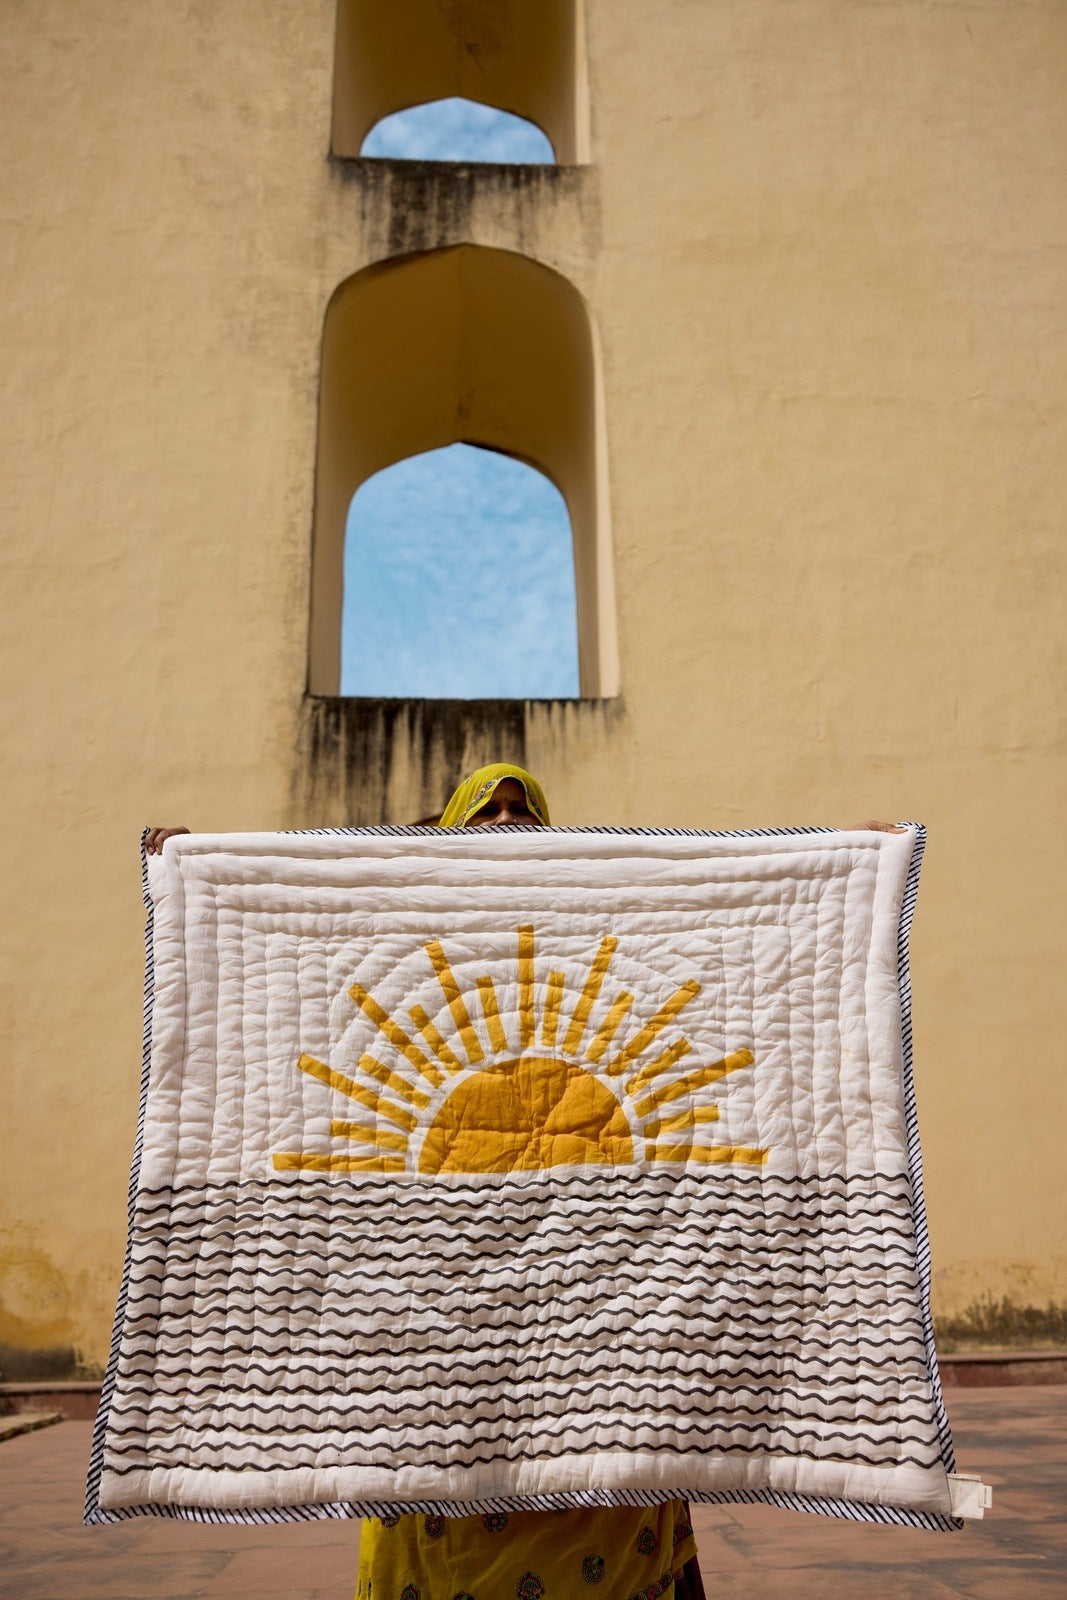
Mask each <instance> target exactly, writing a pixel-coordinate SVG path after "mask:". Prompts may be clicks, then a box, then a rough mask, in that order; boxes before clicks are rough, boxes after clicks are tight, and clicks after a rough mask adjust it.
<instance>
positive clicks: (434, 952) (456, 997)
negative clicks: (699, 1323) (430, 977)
mask: <svg viewBox="0 0 1067 1600" xmlns="http://www.w3.org/2000/svg"><path fill="white" fill-rule="evenodd" d="M426 954H427V955H428V956H429V958H430V963H431V965H432V967H433V970H434V972H435V973H436V975H437V981H438V983H439V984H440V985H441V988H442V990H443V992H444V997H445V999H446V1000H447V1001H448V1009H449V1010H450V1011H451V1013H452V1019H453V1021H454V1022H455V1024H456V1027H457V1028H458V1029H459V1036H460V1038H461V1039H462V1040H463V1048H464V1050H465V1051H466V1052H467V1060H468V1061H469V1062H470V1064H471V1066H472V1067H473V1066H475V1065H476V1064H477V1063H478V1062H479V1061H481V1059H482V1057H483V1055H484V1054H485V1052H484V1051H483V1049H482V1047H481V1044H480V1042H479V1039H478V1035H477V1034H476V1033H475V1031H474V1024H473V1023H472V1022H471V1019H470V1013H469V1012H468V1010H467V1007H466V1006H465V1005H464V1003H463V996H462V995H461V994H460V991H459V984H458V983H457V982H456V980H455V977H454V976H453V973H452V968H451V967H450V966H449V964H448V957H447V956H446V955H445V952H444V950H443V948H442V946H441V941H440V939H431V940H430V943H429V944H428V945H427V946H426Z"/></svg>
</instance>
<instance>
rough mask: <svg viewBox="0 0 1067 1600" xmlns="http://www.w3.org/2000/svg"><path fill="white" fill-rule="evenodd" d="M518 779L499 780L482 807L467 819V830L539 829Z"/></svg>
mask: <svg viewBox="0 0 1067 1600" xmlns="http://www.w3.org/2000/svg"><path fill="white" fill-rule="evenodd" d="M540 826H541V824H540V823H539V822H538V820H537V818H536V817H535V816H534V814H533V812H532V811H531V810H530V807H529V803H528V802H527V799H526V790H525V789H524V788H523V786H522V784H521V783H520V782H519V780H518V778H501V780H500V782H499V783H498V784H497V786H496V788H495V789H494V790H493V792H492V794H491V795H490V796H489V798H488V800H487V801H486V802H485V804H484V806H481V807H479V809H478V810H477V811H476V812H475V813H474V815H473V817H470V818H468V820H467V827H468V828H539V827H540Z"/></svg>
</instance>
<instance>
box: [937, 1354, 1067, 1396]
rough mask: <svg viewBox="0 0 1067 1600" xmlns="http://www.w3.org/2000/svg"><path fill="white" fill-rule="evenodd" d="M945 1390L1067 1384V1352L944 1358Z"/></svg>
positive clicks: (942, 1366) (969, 1355) (943, 1380)
mask: <svg viewBox="0 0 1067 1600" xmlns="http://www.w3.org/2000/svg"><path fill="white" fill-rule="evenodd" d="M938 1365H939V1366H940V1368H941V1382H942V1383H943V1384H944V1386H945V1388H946V1389H1001V1388H1015V1387H1019V1386H1022V1385H1045V1384H1053V1383H1067V1350H990V1351H982V1350H979V1351H966V1352H961V1353H960V1354H959V1355H951V1356H941V1357H940V1359H939V1362H938Z"/></svg>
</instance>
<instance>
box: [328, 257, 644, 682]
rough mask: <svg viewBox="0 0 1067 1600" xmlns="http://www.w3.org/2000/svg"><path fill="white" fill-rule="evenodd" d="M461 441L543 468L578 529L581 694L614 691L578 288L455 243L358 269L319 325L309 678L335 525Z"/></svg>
mask: <svg viewBox="0 0 1067 1600" xmlns="http://www.w3.org/2000/svg"><path fill="white" fill-rule="evenodd" d="M455 443H467V444H476V445H483V446H486V447H487V448H489V449H492V450H501V451H503V452H504V453H505V454H507V455H512V456H515V457H517V458H518V459H519V460H520V461H525V462H528V463H529V464H530V465H531V466H534V467H537V468H539V470H540V471H541V472H543V473H544V474H545V475H546V477H548V478H550V479H551V480H552V482H553V483H554V484H555V485H556V487H557V488H558V489H559V491H560V493H561V494H562V495H563V498H564V499H565V501H566V502H567V509H568V512H569V514H570V519H571V529H572V533H573V538H574V575H575V594H576V601H577V612H578V652H579V671H580V679H581V692H582V694H583V696H606V695H614V694H616V693H617V692H618V646H617V637H616V628H615V596H614V576H613V563H612V552H611V529H610V520H609V514H608V503H607V501H608V497H607V487H606V477H607V474H606V466H605V459H606V452H605V449H604V440H603V419H602V408H601V399H600V383H599V374H598V364H597V358H596V347H595V340H594V335H593V329H592V326H591V323H590V319H589V314H588V310H587V308H586V305H585V302H584V300H583V299H582V297H581V295H580V294H579V293H578V291H577V290H576V289H575V288H574V286H573V284H571V283H569V282H568V281H567V280H566V279H565V278H563V277H561V276H560V274H559V273H556V272H553V271H551V270H550V269H549V268H548V267H544V266H541V265H540V264H539V263H537V262H534V261H531V260H529V258H528V257H526V256H521V255H517V254H515V253H513V252H511V251H508V250H496V249H490V248H488V247H486V246H481V245H460V246H456V247H454V248H449V249H443V250H434V251H429V252H427V253H426V254H424V255H419V256H407V257H402V258H400V259H398V260H393V261H389V262H384V263H379V264H376V265H374V266H370V267H365V268H364V269H363V270H362V271H360V272H357V273H356V274H355V275H354V276H353V277H351V278H349V279H347V280H346V282H344V283H343V284H341V286H340V287H339V288H338V289H337V291H336V292H335V293H334V295H333V298H332V299H331V301H330V304H329V306H328V307H327V310H326V316H325V320H324V325H323V343H322V375H321V384H320V397H319V438H318V454H317V463H316V489H315V523H314V531H313V545H312V574H311V622H310V650H309V671H308V684H309V689H310V691H311V693H312V694H320V695H323V694H324V695H335V694H336V693H337V692H338V684H339V676H340V639H341V614H342V604H343V561H344V541H345V524H346V518H347V514H348V508H349V505H350V503H351V501H352V497H353V495H354V494H355V492H356V490H357V489H358V488H359V486H360V484H361V483H363V482H364V481H365V480H366V479H367V478H369V477H370V476H371V475H372V474H373V473H375V472H379V471H380V470H381V469H382V468H383V467H387V466H391V465H392V464H393V463H394V462H396V461H400V460H402V459H403V458H404V457H406V456H411V455H415V454H417V453H419V452H421V451H426V450H433V449H436V448H438V447H440V446H442V445H447V444H455Z"/></svg>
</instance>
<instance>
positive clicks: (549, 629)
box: [341, 100, 578, 699]
mask: <svg viewBox="0 0 1067 1600" xmlns="http://www.w3.org/2000/svg"><path fill="white" fill-rule="evenodd" d="M363 154H364V155H368V156H371V155H373V156H391V157H393V158H396V159H403V160H415V159H421V160H439V161H464V160H467V161H505V162H551V161H553V159H554V158H553V155H552V147H551V145H550V144H549V142H548V140H547V139H546V138H545V135H544V134H543V133H542V132H541V131H540V129H539V128H535V127H534V126H533V125H532V124H531V123H529V122H524V121H523V120H522V119H521V118H520V117H513V116H510V115H508V113H506V112H503V111H494V110H493V109H492V108H491V107H489V106H480V105H474V104H473V103H472V102H470V101H467V100H439V101H437V102H435V103H434V104H432V105H425V106H416V107H414V108H413V109H411V110H410V111H401V112H398V113H397V115H396V116H392V117H386V118H385V119H384V120H383V121H382V122H380V123H378V125H377V127H376V128H374V129H373V130H372V131H371V133H370V134H369V136H368V138H367V140H366V142H365V144H364V146H363ZM344 582H345V603H344V615H343V621H342V639H341V693H342V694H345V695H389V696H394V695H397V696H412V697H419V698H422V697H426V698H436V697H442V698H451V697H456V698H460V699H468V698H475V699H477V698H495V697H498V696H499V697H502V698H512V697H514V698H518V699H525V698H536V699H540V698H555V697H557V696H563V697H571V696H575V695H577V693H578V646H577V625H576V618H575V601H574V555H573V549H572V545H571V529H570V519H569V517H568V515H567V508H566V505H565V503H564V500H563V497H562V495H561V494H560V493H559V491H558V490H557V489H556V488H555V486H554V485H553V484H551V483H550V482H549V481H548V479H547V478H545V477H544V476H543V475H542V474H541V473H540V472H536V471H535V470H534V469H533V468H532V467H528V466H526V465H525V464H524V463H522V462H519V461H515V460H513V459H512V458H511V457H509V456H502V455H498V454H496V453H495V452H493V451H489V450H480V449H477V448H475V447H474V446H472V445H464V444H456V445H450V446H448V448H447V449H444V450H432V451H429V452H427V453H426V454H424V455H419V456H412V457H411V458H409V459H408V460H407V461H401V462H398V463H397V465H396V466H394V467H389V468H387V469H386V471H384V472H379V473H377V474H376V475H375V476H374V477H373V478H370V479H368V481H367V482H366V483H364V484H362V485H361V487H360V488H359V490H358V492H357V493H356V495H355V498H354V499H353V501H352V505H351V507H350V508H349V514H348V527H347V534H346V540H345V579H344Z"/></svg>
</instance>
